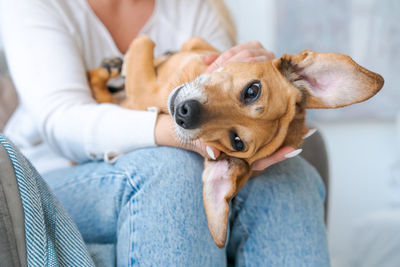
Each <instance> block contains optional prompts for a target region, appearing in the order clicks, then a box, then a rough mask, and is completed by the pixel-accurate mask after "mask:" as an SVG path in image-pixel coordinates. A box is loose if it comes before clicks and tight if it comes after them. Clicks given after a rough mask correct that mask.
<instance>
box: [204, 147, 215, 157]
mask: <svg viewBox="0 0 400 267" xmlns="http://www.w3.org/2000/svg"><path fill="white" fill-rule="evenodd" d="M206 151H207V154H208V155H209V156H210V158H212V159H213V160H215V155H214V151H213V150H212V148H211V147H209V146H206Z"/></svg>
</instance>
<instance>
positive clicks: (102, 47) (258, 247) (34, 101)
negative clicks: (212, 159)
mask: <svg viewBox="0 0 400 267" xmlns="http://www.w3.org/2000/svg"><path fill="white" fill-rule="evenodd" d="M3 2H6V1H3ZM8 2H10V1H8ZM218 2H219V1H218ZM219 3H220V2H219ZM214 4H215V1H202V0H192V1H184V0H173V1H171V0H168V1H167V0H157V1H154V0H136V1H135V0H88V1H85V0H81V1H68V0H58V1H46V0H19V1H13V3H3V6H2V9H1V10H2V11H4V12H2V14H1V17H2V27H3V28H2V31H3V39H4V43H5V51H6V56H7V59H8V62H9V67H10V72H11V75H12V77H13V80H14V82H15V85H16V88H17V90H18V93H19V97H20V106H19V108H18V110H17V112H16V113H15V115H14V116H13V119H12V120H11V121H10V123H9V124H8V128H7V130H6V134H8V135H9V136H10V137H11V138H12V140H13V141H14V142H16V143H17V145H19V147H20V148H21V149H22V151H23V152H24V153H25V154H26V155H27V156H28V158H30V159H31V160H32V161H33V163H34V165H35V166H37V167H38V168H39V170H41V172H42V173H44V172H46V173H45V174H44V177H45V180H46V181H47V182H48V183H49V185H50V187H51V189H52V190H53V191H54V192H55V194H56V196H57V197H58V198H59V199H60V200H61V202H62V203H63V205H64V206H65V208H66V209H67V211H68V212H69V213H70V215H71V217H72V218H73V219H74V221H75V223H76V224H77V226H78V228H79V230H80V232H81V233H82V235H83V237H84V239H85V242H86V243H87V244H111V245H113V244H115V245H116V254H117V264H118V265H120V266H134V265H156V266H224V265H226V264H228V263H229V264H237V265H240V266H241V265H249V264H250V265H253V264H254V265H255V264H261V265H268V266H269V265H276V266H284V265H290V266H298V265H304V266H325V265H329V257H328V253H327V247H326V234H325V228H324V223H323V201H324V189H323V185H322V182H321V180H320V178H319V176H318V175H317V173H316V172H315V170H314V169H313V168H311V167H310V166H309V165H308V164H307V163H306V162H305V161H303V160H302V159H301V158H294V159H291V160H287V161H284V162H282V163H280V164H277V165H275V166H272V167H271V168H269V170H268V172H267V173H264V174H262V175H260V176H259V177H256V178H254V179H252V180H250V181H249V182H248V184H247V185H246V186H245V187H244V188H243V189H242V190H241V191H240V192H239V194H238V195H237V196H236V197H235V199H234V200H233V201H232V204H231V205H232V208H231V210H232V212H231V215H230V232H229V239H228V243H227V245H226V249H223V250H221V249H218V248H217V247H216V246H215V245H214V244H213V241H212V239H211V237H210V235H209V233H208V228H207V223H206V218H205V214H204V209H203V204H202V196H201V192H202V190H201V188H202V184H201V178H200V175H201V172H202V158H201V157H200V156H198V155H196V153H192V152H190V151H187V150H192V151H194V152H197V153H199V154H201V155H203V156H208V154H207V153H205V151H206V148H205V145H204V144H197V146H196V147H189V146H188V147H183V148H184V149H177V148H182V147H181V144H180V143H179V142H178V141H177V138H176V136H175V134H174V132H173V130H172V129H173V127H172V124H173V122H172V119H171V118H170V117H169V116H168V115H158V114H156V113H155V112H152V111H132V110H126V109H123V108H120V107H118V106H115V105H111V104H101V105H99V104H97V103H95V101H94V100H93V98H92V96H91V94H90V89H89V87H88V84H87V78H86V72H87V70H89V69H93V68H96V67H97V66H99V64H100V62H101V61H102V60H103V59H104V58H107V57H113V56H122V55H123V54H124V53H125V52H126V51H127V49H128V46H129V44H130V42H131V41H132V40H133V39H134V38H135V37H136V36H137V35H139V34H141V33H145V34H148V35H149V36H150V37H151V38H152V39H153V40H154V41H155V43H156V44H157V46H156V49H155V53H156V55H160V54H162V53H163V52H165V51H168V50H177V49H178V48H179V46H180V45H181V44H182V43H183V42H184V41H185V40H186V39H188V38H189V37H191V36H201V37H203V38H205V39H206V40H207V41H208V42H210V43H211V44H212V45H214V46H215V47H217V48H218V49H220V50H226V51H225V52H224V53H222V55H221V56H219V57H218V58H217V57H216V56H208V57H207V58H204V61H205V62H206V63H209V64H211V63H212V62H213V63H212V64H211V65H210V68H209V70H208V71H209V72H211V71H213V70H215V66H220V65H222V64H224V63H226V62H228V61H266V60H269V59H271V58H272V57H273V54H272V53H271V52H269V51H266V50H265V49H264V48H263V47H262V46H261V45H260V44H258V43H257V42H250V43H245V44H242V45H239V46H236V47H233V48H230V47H231V46H232V45H233V43H234V38H233V35H232V34H231V35H229V32H231V33H232V31H231V30H230V28H229V26H228V25H229V23H226V22H227V20H226V18H227V17H226V16H222V15H220V14H222V13H223V12H219V11H221V10H222V11H223V9H221V8H220V9H216V8H213V5H214ZM224 18H225V19H224ZM229 48H230V49H229ZM227 49H228V50H227ZM22 121H23V122H26V123H24V124H22V123H21V122H22ZM127 122H129V123H127ZM161 146H162V147H161ZM146 147H147V148H146ZM174 147H175V148H174ZM208 151H210V149H208ZM211 151H212V153H213V154H214V155H215V156H217V155H218V153H219V151H217V150H216V149H214V148H211ZM296 153H298V152H294V154H296ZM287 154H289V155H293V149H292V148H284V149H282V150H280V151H278V152H277V153H276V154H274V155H273V156H271V157H269V158H266V159H262V160H260V161H259V162H257V164H258V165H259V167H260V166H261V167H262V168H266V167H268V166H270V165H272V164H273V163H276V162H278V161H282V160H283V159H285V155H287ZM60 155H61V156H60ZM115 156H118V157H117V158H116V157H115ZM43 157H46V158H43ZM103 159H104V161H103ZM69 161H75V162H78V165H76V166H74V167H71V166H68V164H69ZM111 162H113V163H112V164H111ZM49 166H51V168H49ZM56 167H57V169H58V170H54V169H56ZM60 167H66V168H63V169H59V168H60ZM292 174H296V175H292ZM294 177H297V178H296V179H294ZM298 177H301V179H299V178H298ZM96 247H101V246H96ZM103 247H105V246H103ZM99 254H100V255H102V256H105V255H107V254H105V253H99ZM97 260H99V261H103V262H104V261H105V259H104V257H103V259H97Z"/></svg>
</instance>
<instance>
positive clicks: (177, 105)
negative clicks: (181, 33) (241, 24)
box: [168, 51, 383, 247]
mask: <svg viewBox="0 0 400 267" xmlns="http://www.w3.org/2000/svg"><path fill="white" fill-rule="evenodd" d="M382 86H383V78H382V77H381V76H380V75H378V74H376V73H373V72H371V71H368V70H367V69H365V68H363V67H361V66H359V65H358V64H357V63H355V62H354V61H353V60H352V59H351V58H350V57H348V56H345V55H341V54H336V53H316V52H312V51H303V52H302V53H300V54H298V55H284V56H283V57H281V58H278V59H274V60H272V61H269V62H265V63H256V62H254V63H228V64H226V65H225V66H224V67H223V68H221V69H219V70H218V71H216V72H213V73H211V74H203V75H201V76H199V77H198V78H197V79H195V80H194V81H192V82H189V83H186V84H184V85H182V86H179V87H177V88H176V89H175V90H173V91H172V92H171V94H170V97H169V101H168V107H169V111H170V114H171V115H172V116H173V117H174V119H175V130H176V132H177V134H178V136H179V137H180V139H182V140H183V141H190V140H197V139H200V140H201V141H202V142H203V143H206V144H208V145H210V146H213V147H215V148H217V149H219V150H220V151H221V152H223V153H221V156H220V157H219V158H218V159H217V160H215V161H212V160H207V161H206V163H205V170H204V172H203V182H204V192H203V193H204V194H203V197H204V204H205V209H206V214H207V220H208V224H209V228H210V232H211V235H212V237H213V239H214V241H215V243H216V244H217V245H218V246H219V247H223V246H224V244H225V241H226V231H227V224H228V212H229V201H230V200H231V199H232V198H233V197H234V196H235V194H236V193H237V192H238V191H239V189H240V188H241V187H242V186H243V185H244V184H245V183H246V181H247V180H248V179H249V177H250V176H251V167H252V164H253V163H254V162H255V161H256V160H258V159H261V158H263V157H266V156H269V155H271V154H272V153H273V152H275V151H277V150H278V149H279V148H280V147H282V146H283V145H289V146H293V147H298V146H300V145H301V143H302V140H303V136H304V135H305V134H306V132H307V129H306V127H305V124H304V117H305V109H306V108H337V107H343V106H347V105H351V104H354V103H358V102H361V101H364V100H366V99H368V98H370V97H372V96H373V95H375V94H376V93H377V92H378V91H379V90H380V89H381V87H382Z"/></svg>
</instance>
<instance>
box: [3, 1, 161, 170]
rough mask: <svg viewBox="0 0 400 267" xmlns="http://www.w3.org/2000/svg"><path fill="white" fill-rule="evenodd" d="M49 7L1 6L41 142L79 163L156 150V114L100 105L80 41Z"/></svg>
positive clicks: (14, 72) (10, 57)
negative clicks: (94, 94)
mask: <svg viewBox="0 0 400 267" xmlns="http://www.w3.org/2000/svg"><path fill="white" fill-rule="evenodd" d="M46 2H47V3H48V1H43V2H41V1H36V0H35V1H33V0H28V1H22V0H15V1H0V4H2V6H1V8H0V10H1V15H0V18H1V20H2V21H1V23H0V25H1V26H2V31H1V32H2V35H3V42H4V49H5V54H6V58H7V61H8V64H9V69H10V73H11V76H12V78H13V81H14V83H15V85H16V88H17V91H18V94H19V101H20V103H22V105H23V106H24V107H25V108H27V110H28V111H29V112H30V113H31V115H32V117H33V118H34V120H35V122H34V123H35V125H37V127H38V130H39V132H40V134H41V136H42V138H43V139H44V140H45V141H46V142H47V143H48V144H49V145H50V146H51V147H52V148H53V149H54V150H56V151H58V152H59V153H61V154H62V155H63V156H65V157H67V158H69V159H70V160H73V161H76V162H82V161H86V160H88V159H100V158H104V157H105V156H107V155H115V154H121V153H125V152H128V151H131V150H134V149H137V148H140V147H146V146H154V145H155V144H154V127H155V122H156V118H157V113H156V112H150V111H133V110H128V109H123V108H121V107H119V106H117V105H112V104H97V103H96V102H95V101H94V99H93V98H92V96H91V91H90V88H89V85H88V81H87V77H86V68H85V63H84V60H83V56H82V51H81V50H80V49H79V45H78V44H77V42H76V39H75V38H76V36H74V33H73V32H71V30H70V29H68V27H67V25H65V23H64V22H63V20H62V18H60V17H59V16H57V10H53V9H51V7H50V5H49V4H46Z"/></svg>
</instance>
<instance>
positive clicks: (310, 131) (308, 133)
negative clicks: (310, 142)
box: [303, 128, 317, 139]
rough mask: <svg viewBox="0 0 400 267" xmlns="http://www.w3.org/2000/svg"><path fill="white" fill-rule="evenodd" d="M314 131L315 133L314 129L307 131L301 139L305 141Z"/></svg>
mask: <svg viewBox="0 0 400 267" xmlns="http://www.w3.org/2000/svg"><path fill="white" fill-rule="evenodd" d="M316 131H317V129H316V128H312V129H310V130H308V132H307V133H306V134H305V135H304V136H303V139H306V138H308V137H310V136H311V135H313V134H314V133H315V132H316Z"/></svg>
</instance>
